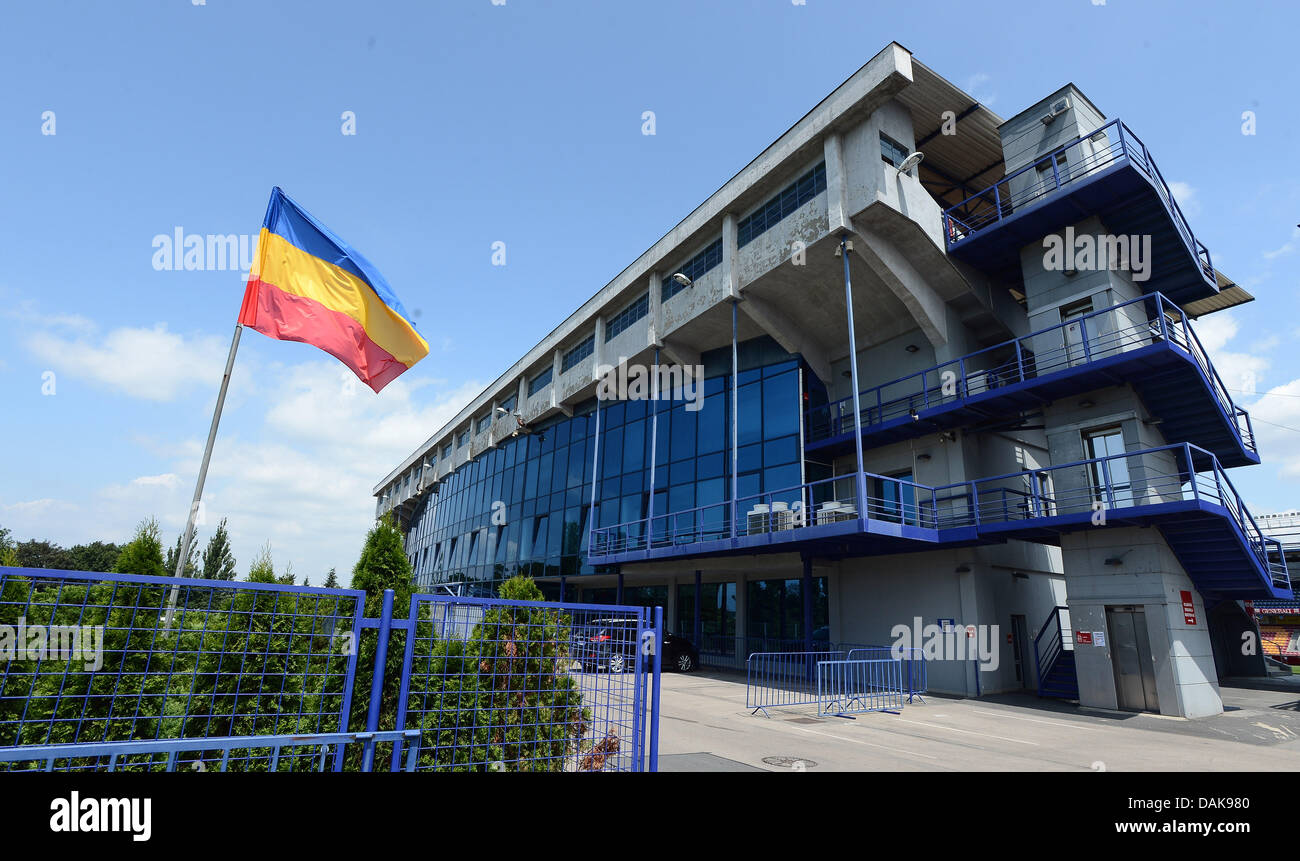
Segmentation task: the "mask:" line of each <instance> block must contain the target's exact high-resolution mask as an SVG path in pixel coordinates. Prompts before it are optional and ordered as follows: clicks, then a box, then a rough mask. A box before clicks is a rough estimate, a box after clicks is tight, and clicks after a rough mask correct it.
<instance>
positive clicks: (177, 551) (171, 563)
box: [163, 535, 199, 577]
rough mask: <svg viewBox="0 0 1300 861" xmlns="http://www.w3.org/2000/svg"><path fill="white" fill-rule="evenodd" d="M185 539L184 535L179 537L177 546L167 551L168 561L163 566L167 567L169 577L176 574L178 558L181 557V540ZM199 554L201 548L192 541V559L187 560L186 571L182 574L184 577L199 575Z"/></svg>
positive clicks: (177, 537)
mask: <svg viewBox="0 0 1300 861" xmlns="http://www.w3.org/2000/svg"><path fill="white" fill-rule="evenodd" d="M184 537H185V536H184V535H177V536H176V546H175V547H171V548H169V549H168V550H167V561H166V562H165V563H163V564H164V565H165V566H166V568H167V574H168V575H169V576H171V575H174V574H175V573H176V557H178V556H180V555H181V539H182V538H184ZM198 553H199V548H198V545H197V542H195V541H191V542H190V558H188V559H186V560H185V571H184V572H183V573H182V574H181V576H182V577H197V576H198V573H199V558H198Z"/></svg>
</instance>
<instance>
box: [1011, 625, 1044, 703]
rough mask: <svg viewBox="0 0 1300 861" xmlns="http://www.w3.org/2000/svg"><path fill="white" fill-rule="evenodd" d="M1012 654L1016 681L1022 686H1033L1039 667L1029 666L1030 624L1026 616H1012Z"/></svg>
mask: <svg viewBox="0 0 1300 861" xmlns="http://www.w3.org/2000/svg"><path fill="white" fill-rule="evenodd" d="M1011 654H1012V657H1013V658H1014V659H1015V663H1016V681H1017V682H1019V683H1020V687H1022V688H1032V687H1033V686H1034V674H1035V673H1036V672H1038V669H1037V667H1035V668H1032V669H1031V668H1030V666H1029V661H1028V657H1029V626H1028V625H1027V624H1026V623H1025V617H1024V616H1012V617H1011Z"/></svg>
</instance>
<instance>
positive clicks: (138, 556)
mask: <svg viewBox="0 0 1300 861" xmlns="http://www.w3.org/2000/svg"><path fill="white" fill-rule="evenodd" d="M113 571H114V572H115V573H118V574H144V575H148V576H152V577H164V576H166V575H167V574H168V573H170V572H168V570H167V568H166V566H165V565H164V564H163V549H162V538H161V537H160V534H159V530H158V521H157V520H155V519H154V518H152V517H150V518H149V519H148V520H142V521H140V524H139V525H138V526H136V528H135V535H134V536H133V537H132V538H131V542H130V543H129V544H127V545H126V546H125V547H123V548H122V552H121V553H120V554H119V555H118V557H117V562H116V563H114V565H113Z"/></svg>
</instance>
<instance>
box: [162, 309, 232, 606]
mask: <svg viewBox="0 0 1300 861" xmlns="http://www.w3.org/2000/svg"><path fill="white" fill-rule="evenodd" d="M243 331H244V326H243V324H241V323H236V324H235V336H234V337H233V338H231V339H230V355H228V356H226V373H225V374H224V375H222V377H221V390H220V391H219V392H217V406H216V409H214V410H213V411H212V426H211V427H209V428H208V443H207V445H206V446H204V448H203V463H201V464H200V465H199V480H198V483H197V484H195V485H194V501H193V502H191V503H190V515H189V519H188V520H187V521H186V523H185V537H184V538H182V539H181V547H180V553H179V554H178V555H177V557H176V577H178V578H179V577H184V576H185V562H186V560H188V559H189V556H190V542H191V541H192V540H193V538H194V518H195V517H196V516H197V515H198V512H199V502H200V500H201V499H202V498H203V482H204V480H205V479H206V478H207V477H208V461H210V460H211V459H212V446H213V444H214V443H215V442H216V440H217V425H218V424H220V422H221V408H222V407H223V406H225V403H226V389H228V388H229V387H230V372H231V370H232V369H233V368H234V366H235V351H237V350H238V349H239V336H240V334H241V333H243ZM179 591H180V585H179V584H173V585H172V589H171V594H170V595H169V596H168V598H167V618H166V619H165V620H164V622H163V628H164V629H169V628H171V626H172V615H173V614H174V613H175V612H176V596H177V593H178V592H179Z"/></svg>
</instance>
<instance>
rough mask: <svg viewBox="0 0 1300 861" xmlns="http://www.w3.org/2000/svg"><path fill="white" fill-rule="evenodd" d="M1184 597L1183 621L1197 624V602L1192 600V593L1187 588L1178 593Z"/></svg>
mask: <svg viewBox="0 0 1300 861" xmlns="http://www.w3.org/2000/svg"><path fill="white" fill-rule="evenodd" d="M1178 595H1179V597H1181V598H1182V599H1183V622H1184V623H1185V624H1188V625H1195V624H1196V604H1195V603H1193V602H1192V593H1191V592H1188V591H1187V590H1186V589H1184V590H1183V591H1181V592H1179V593H1178Z"/></svg>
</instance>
